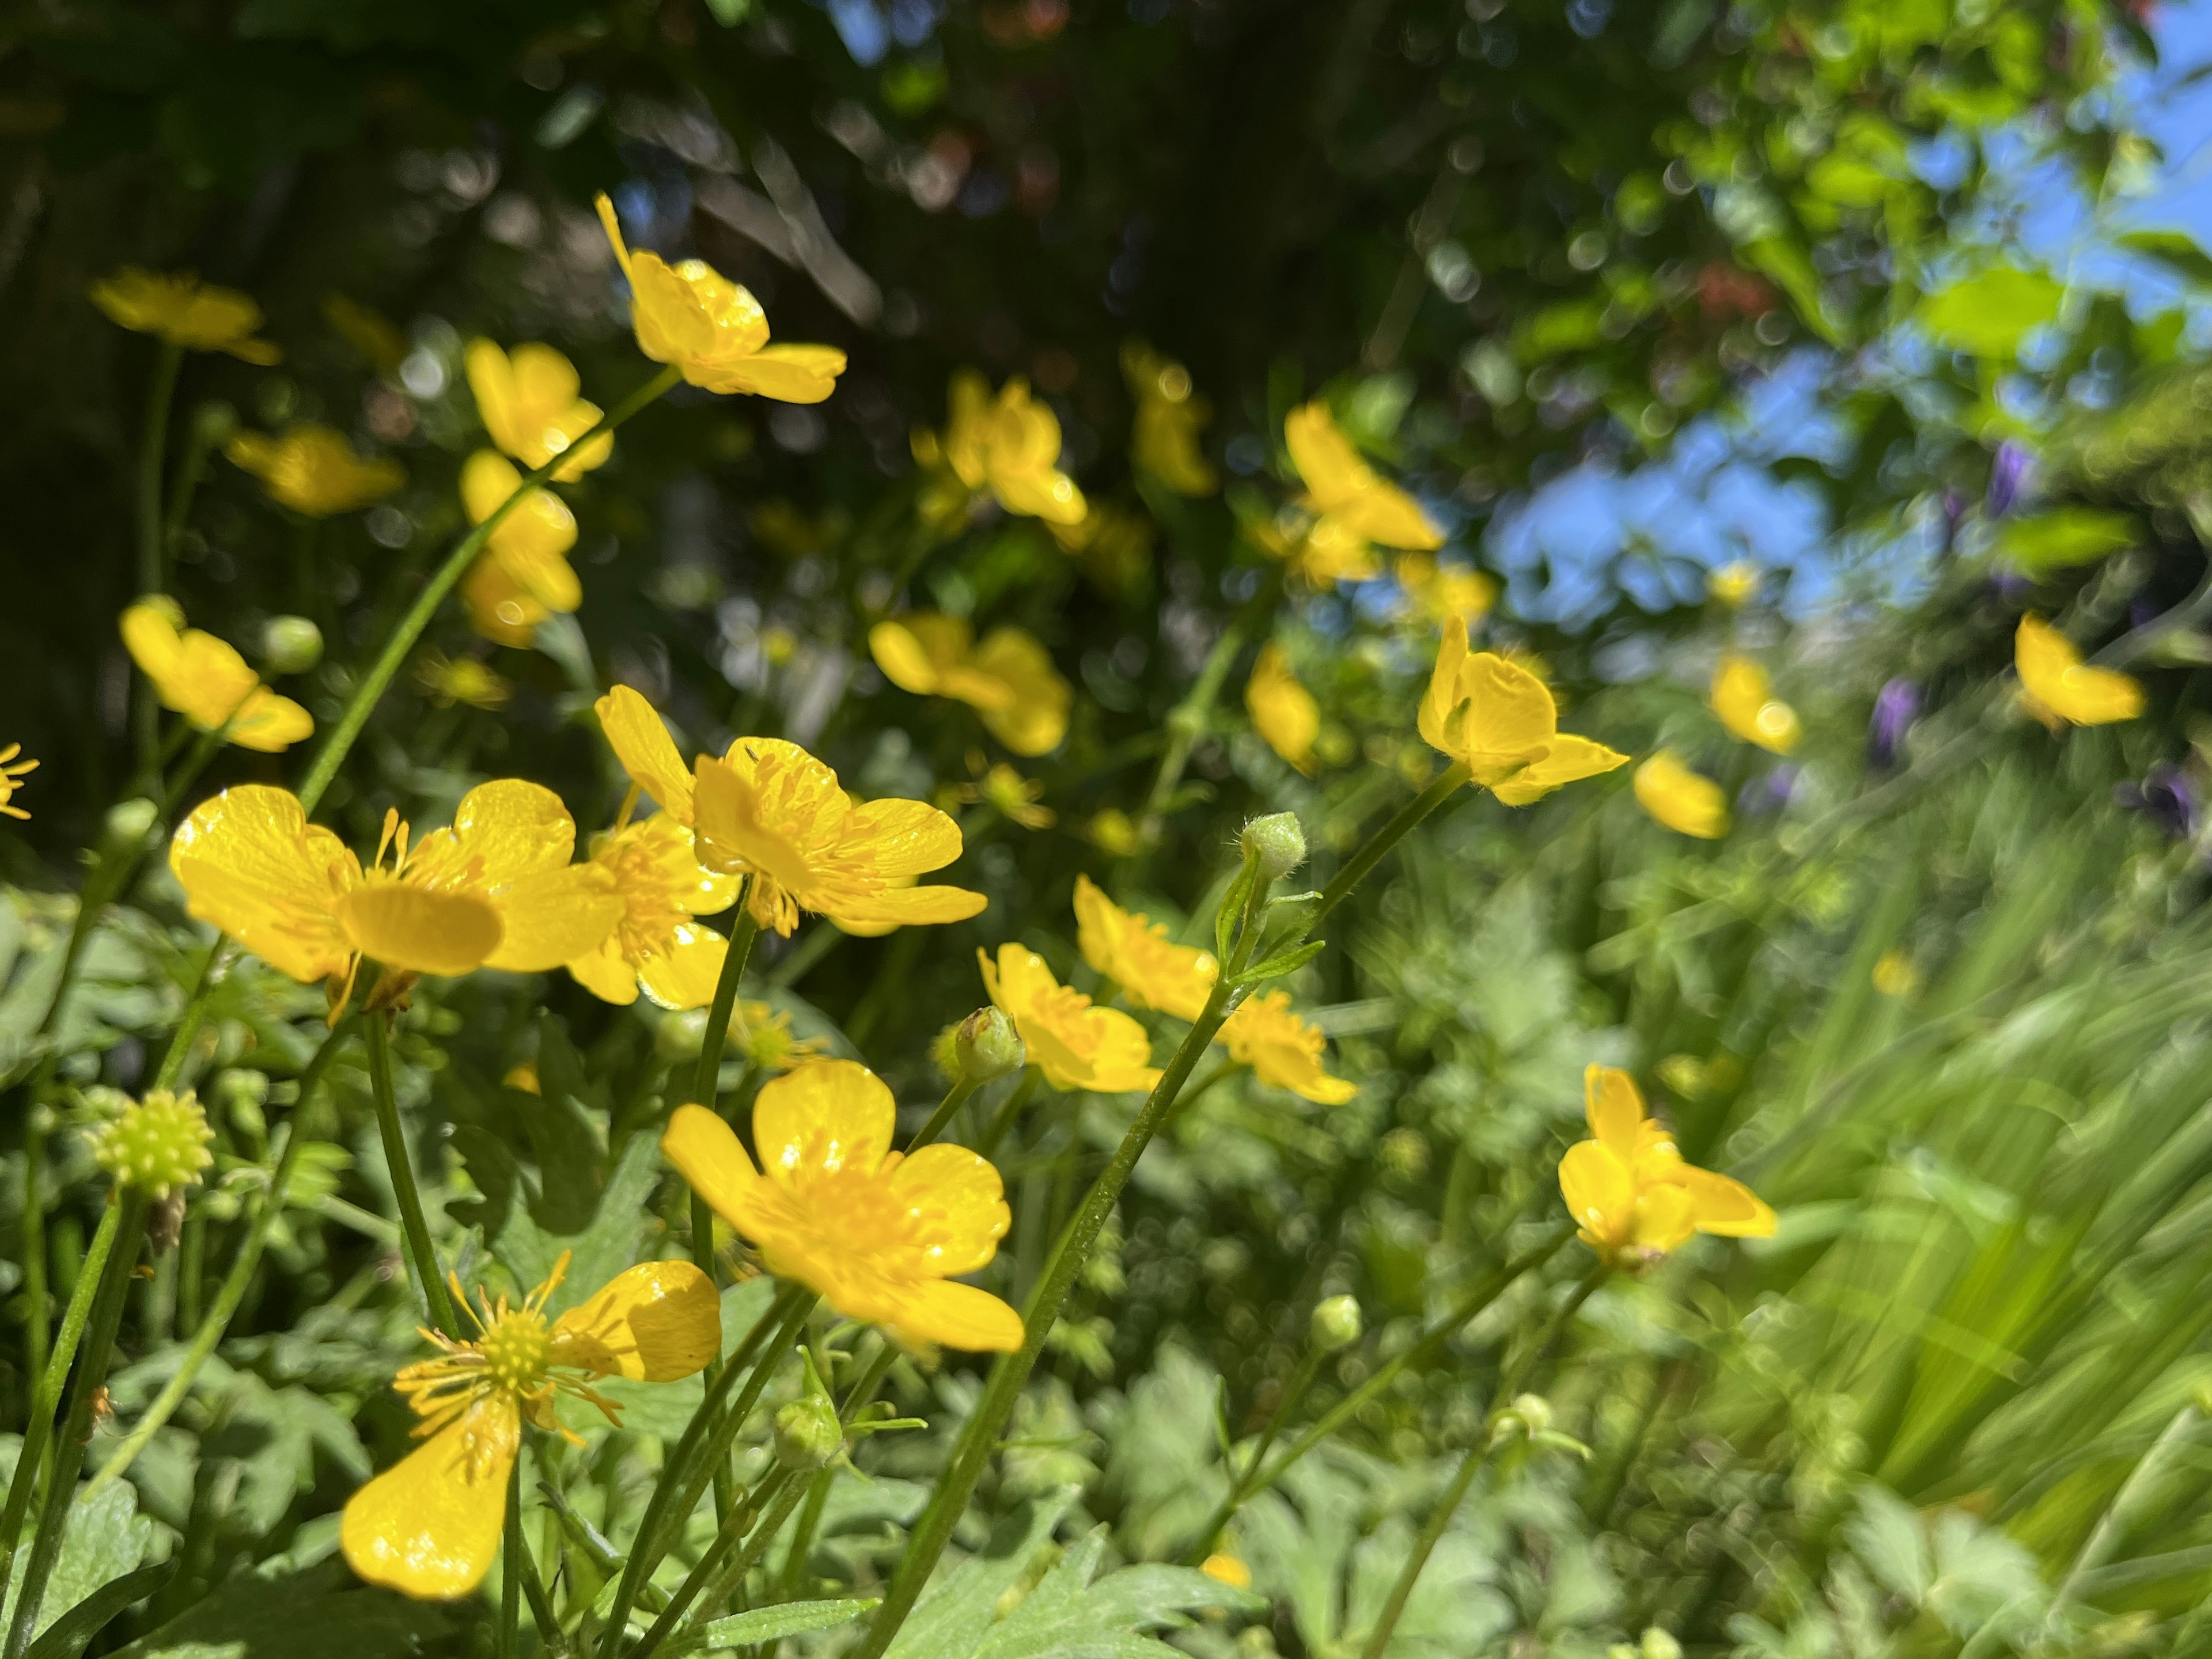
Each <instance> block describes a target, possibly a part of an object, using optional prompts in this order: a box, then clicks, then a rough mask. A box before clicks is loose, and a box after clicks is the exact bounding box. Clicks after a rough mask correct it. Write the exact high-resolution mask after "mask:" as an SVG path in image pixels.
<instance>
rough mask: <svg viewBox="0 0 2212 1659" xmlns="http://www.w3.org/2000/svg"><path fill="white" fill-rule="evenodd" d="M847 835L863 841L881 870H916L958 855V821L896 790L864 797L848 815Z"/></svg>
mask: <svg viewBox="0 0 2212 1659" xmlns="http://www.w3.org/2000/svg"><path fill="white" fill-rule="evenodd" d="M846 826H847V827H846V829H845V840H846V841H847V842H848V843H860V844H862V845H864V846H865V847H866V852H867V859H868V863H869V866H870V867H871V868H872V870H873V871H874V872H876V873H877V874H878V875H881V876H918V875H923V874H926V873H927V872H929V871H932V870H940V869H942V868H944V867H945V866H946V865H948V864H950V863H951V862H952V860H955V859H957V858H958V857H959V856H960V853H961V848H962V845H963V843H962V842H961V838H960V826H959V825H958V824H957V823H954V822H953V821H952V819H951V817H948V816H947V815H946V814H945V813H943V812H940V811H938V810H937V808H935V807H934V806H932V805H930V804H929V803H928V802H927V801H923V800H906V799H901V798H900V797H898V796H896V795H890V796H885V797H884V799H881V800H872V801H867V802H865V803H863V804H862V805H859V806H856V807H854V809H853V811H852V815H851V816H850V817H848V819H847V820H846Z"/></svg>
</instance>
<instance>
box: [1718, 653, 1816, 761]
mask: <svg viewBox="0 0 2212 1659" xmlns="http://www.w3.org/2000/svg"><path fill="white" fill-rule="evenodd" d="M1711 697H1712V708H1713V713H1714V714H1717V715H1719V716H1720V720H1721V724H1722V725H1723V726H1726V727H1728V729H1729V731H1730V732H1733V733H1735V735H1736V736H1737V737H1739V738H1742V739H1743V740H1744V741H1745V742H1746V743H1755V744H1758V745H1759V747H1760V748H1761V749H1765V750H1771V752H1772V753H1774V754H1777V755H1786V754H1788V753H1789V752H1790V750H1793V749H1795V748H1796V746H1797V739H1798V738H1801V737H1802V736H1803V735H1804V728H1803V727H1802V726H1800V725H1799V724H1798V721H1797V711H1796V709H1794V708H1791V707H1790V705H1789V704H1788V703H1786V702H1778V700H1777V699H1776V697H1775V696H1774V684H1773V682H1772V681H1771V680H1770V679H1768V678H1767V677H1766V671H1765V669H1764V668H1762V667H1760V666H1759V665H1758V664H1757V663H1755V662H1753V660H1752V659H1750V658H1749V657H1739V656H1736V655H1735V654H1734V653H1727V654H1724V655H1723V657H1722V658H1721V659H1720V663H1719V665H1717V667H1716V668H1715V669H1714V670H1713V689H1712V693H1711Z"/></svg>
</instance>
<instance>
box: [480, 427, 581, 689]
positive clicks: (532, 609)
mask: <svg viewBox="0 0 2212 1659" xmlns="http://www.w3.org/2000/svg"><path fill="white" fill-rule="evenodd" d="M521 487H522V474H521V473H520V472H518V471H515V469H514V464H513V462H511V461H509V460H508V459H507V458H506V457H505V456H504V455H501V454H499V453H496V452H495V451H493V450H489V449H479V450H477V452H476V453H474V454H473V455H471V456H470V457H469V459H468V460H467V461H466V462H465V464H464V465H462V467H461V505H462V506H463V507H465V508H467V510H468V515H469V522H470V523H471V524H482V523H483V521H484V520H486V519H489V517H491V515H492V514H493V513H496V512H498V511H499V509H500V508H501V507H503V506H504V505H506V502H507V497H508V496H510V495H513V494H514V492H515V491H516V490H518V489H520V488H521ZM575 544H576V515H575V514H574V513H571V512H570V511H569V510H568V503H567V502H566V501H562V499H561V498H560V497H559V496H558V495H555V494H554V493H553V492H552V491H551V490H550V489H545V488H544V487H543V486H540V487H538V488H537V489H532V491H531V492H530V493H529V494H528V495H526V496H524V497H523V498H522V500H521V501H518V502H517V503H515V507H514V510H513V512H511V513H508V514H507V516H506V517H505V518H504V519H501V520H500V521H499V523H498V524H497V525H496V526H494V527H493V529H492V532H491V536H490V538H489V540H488V541H487V542H486V544H485V545H484V552H483V557H482V558H480V559H479V560H477V562H476V564H475V565H474V566H472V567H471V570H470V574H471V576H476V575H477V573H478V572H480V571H483V568H484V567H485V566H486V565H490V566H493V567H495V568H496V573H497V574H496V577H494V576H492V575H489V574H487V575H485V576H483V578H482V579H481V580H479V581H478V582H477V583H476V584H473V585H472V586H471V588H469V589H465V590H464V592H465V597H466V596H467V595H469V594H471V593H472V594H474V595H475V596H476V598H475V599H471V610H472V611H473V610H474V608H475V605H476V603H477V599H481V600H483V601H485V602H487V605H488V609H489V612H490V615H491V617H493V618H494V620H495V623H497V625H499V626H501V627H504V628H507V629H517V628H521V627H522V626H523V625H524V623H528V625H529V626H530V627H531V628H535V627H536V626H537V625H538V623H541V622H543V621H544V619H545V617H546V616H547V615H549V614H550V613H551V612H553V611H574V609H575V608H576V607H577V606H578V605H581V604H582V603H583V602H584V589H583V585H582V584H581V583H580V582H579V581H578V580H576V573H575V570H574V568H572V567H571V566H570V565H569V563H568V550H569V549H570V548H572V547H574V545H575ZM510 596H511V597H513V598H518V599H520V600H522V601H523V604H521V605H519V606H515V607H513V611H514V615H513V617H512V618H510V617H509V615H508V613H507V611H502V610H501V605H500V603H499V601H500V600H501V599H505V598H507V597H510ZM494 637H495V638H497V637H498V636H497V635H494ZM511 642H512V641H508V640H506V639H501V640H500V643H501V644H503V645H504V644H508V643H511ZM521 642H522V643H524V644H527V643H528V641H527V640H524V641H521Z"/></svg>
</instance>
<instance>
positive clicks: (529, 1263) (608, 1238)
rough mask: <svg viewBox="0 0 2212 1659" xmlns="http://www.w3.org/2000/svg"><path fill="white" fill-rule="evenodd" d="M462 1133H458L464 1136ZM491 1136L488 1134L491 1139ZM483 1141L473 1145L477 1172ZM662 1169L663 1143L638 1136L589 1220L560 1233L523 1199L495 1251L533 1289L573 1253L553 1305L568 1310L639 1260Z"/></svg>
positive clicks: (513, 1207)
mask: <svg viewBox="0 0 2212 1659" xmlns="http://www.w3.org/2000/svg"><path fill="white" fill-rule="evenodd" d="M458 1138H459V1137H456V1139H458ZM486 1139H488V1138H486ZM479 1150H481V1142H478V1143H474V1144H472V1147H471V1174H472V1175H473V1174H474V1172H475V1163H474V1159H475V1157H476V1155H477V1152H478V1151H479ZM660 1173H661V1163H660V1147H659V1144H658V1143H657V1142H656V1141H655V1140H654V1139H653V1137H652V1136H651V1135H636V1136H634V1137H632V1138H631V1139H630V1142H629V1145H628V1146H624V1147H623V1155H622V1161H621V1162H620V1163H618V1164H616V1165H615V1169H614V1173H613V1174H612V1175H611V1176H609V1177H608V1178H607V1185H606V1190H605V1192H603V1193H601V1194H599V1207H598V1209H597V1211H596V1212H594V1214H593V1215H592V1219H591V1221H590V1223H589V1224H588V1225H586V1226H583V1227H581V1228H580V1229H578V1230H577V1231H573V1232H565V1233H564V1232H556V1231H552V1230H551V1229H550V1227H547V1226H545V1225H541V1224H540V1222H539V1220H538V1218H537V1217H536V1216H535V1215H533V1214H532V1212H531V1211H530V1209H529V1208H527V1207H526V1206H524V1205H522V1204H520V1203H515V1204H512V1205H510V1206H508V1207H507V1218H506V1223H505V1225H503V1226H502V1227H501V1229H500V1231H499V1233H498V1235H497V1236H496V1237H494V1238H492V1239H491V1240H490V1241H489V1243H490V1245H491V1251H492V1254H493V1255H495V1256H496V1257H498V1258H499V1260H500V1261H501V1263H502V1264H503V1265H504V1266H505V1267H506V1268H507V1271H508V1272H509V1273H512V1274H513V1276H514V1279H515V1282H516V1284H518V1285H521V1286H524V1287H526V1288H527V1287H528V1286H531V1285H537V1284H539V1283H541V1282H542V1281H543V1280H544V1279H545V1277H546V1276H547V1275H548V1274H549V1273H551V1272H552V1271H553V1264H554V1262H556V1261H558V1260H559V1259H560V1255H561V1252H562V1251H563V1250H567V1251H568V1253H569V1261H568V1277H567V1278H566V1279H563V1280H562V1284H561V1288H560V1289H559V1290H557V1291H555V1292H554V1293H553V1297H552V1299H551V1301H550V1302H549V1303H548V1304H546V1307H547V1310H548V1311H549V1312H551V1313H556V1314H559V1313H566V1312H567V1311H568V1310H569V1309H570V1308H572V1307H574V1306H575V1305H576V1304H578V1303H580V1302H582V1301H584V1300H585V1299H586V1298H587V1297H590V1296H592V1294H593V1293H594V1292H595V1291H598V1289H599V1286H600V1285H604V1284H605V1283H606V1282H607V1280H609V1279H612V1278H613V1277H614V1276H615V1275H616V1274H617V1273H620V1272H622V1270H623V1268H625V1267H629V1265H630V1264H631V1263H632V1262H634V1261H636V1260H637V1251H638V1239H639V1219H640V1218H641V1216H642V1215H643V1213H644V1212H645V1209H646V1206H647V1200H649V1199H650V1198H651V1197H652V1195H653V1184H654V1183H655V1182H657V1181H659V1178H660Z"/></svg>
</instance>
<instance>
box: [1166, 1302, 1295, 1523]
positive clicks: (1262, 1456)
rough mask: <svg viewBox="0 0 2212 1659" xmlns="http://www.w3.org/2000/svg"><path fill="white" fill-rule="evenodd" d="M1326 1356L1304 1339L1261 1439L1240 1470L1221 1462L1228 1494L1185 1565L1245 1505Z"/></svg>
mask: <svg viewBox="0 0 2212 1659" xmlns="http://www.w3.org/2000/svg"><path fill="white" fill-rule="evenodd" d="M1326 1357H1327V1356H1326V1355H1325V1354H1324V1353H1323V1352H1322V1349H1321V1348H1320V1346H1318V1345H1316V1344H1315V1343H1314V1342H1312V1341H1310V1340H1309V1341H1308V1342H1307V1344H1306V1352H1305V1354H1304V1357H1303V1358H1300V1359H1299V1361H1298V1364H1297V1370H1294V1371H1292V1372H1291V1380H1290V1383H1288V1385H1287V1386H1285V1389H1283V1394H1282V1397H1281V1398H1280V1399H1279V1400H1278V1401H1276V1402H1275V1409H1274V1410H1273V1411H1271V1412H1269V1413H1267V1423H1266V1425H1264V1426H1263V1427H1262V1428H1261V1431H1260V1443H1259V1444H1258V1445H1256V1446H1255V1447H1254V1448H1253V1449H1252V1455H1250V1456H1249V1457H1248V1458H1246V1459H1245V1460H1244V1467H1243V1468H1242V1469H1241V1470H1240V1469H1238V1468H1236V1467H1235V1466H1234V1465H1233V1464H1225V1468H1226V1469H1227V1472H1228V1474H1229V1495H1228V1496H1227V1497H1226V1498H1223V1499H1222V1500H1221V1504H1220V1507H1219V1508H1218V1509H1217V1510H1215V1511H1214V1512H1213V1514H1212V1515H1211V1516H1208V1517H1206V1520H1207V1524H1206V1529H1205V1530H1204V1531H1203V1532H1201V1533H1200V1534H1199V1535H1198V1541H1197V1542H1196V1543H1194V1544H1193V1545H1192V1546H1191V1547H1190V1548H1189V1550H1188V1552H1186V1553H1185V1554H1184V1556H1183V1565H1185V1566H1190V1567H1194V1566H1196V1565H1198V1564H1199V1563H1200V1562H1201V1561H1203V1560H1204V1559H1206V1557H1207V1556H1208V1555H1210V1554H1212V1553H1213V1549H1214V1546H1215V1544H1216V1542H1217V1541H1218V1540H1219V1539H1220V1537H1221V1533H1222V1529H1223V1528H1225V1527H1226V1526H1227V1525H1228V1524H1229V1522H1230V1518H1231V1516H1234V1515H1235V1514H1236V1513H1237V1510H1240V1509H1242V1508H1243V1507H1244V1500H1245V1499H1246V1498H1249V1497H1250V1496H1251V1494H1252V1490H1253V1486H1254V1481H1255V1477H1256V1476H1257V1475H1258V1474H1259V1473H1260V1470H1261V1466H1262V1465H1264V1464H1265V1463H1266V1462H1267V1454H1268V1452H1269V1451H1270V1450H1272V1449H1273V1447H1274V1444H1275V1442H1276V1441H1277V1440H1278V1439H1279V1438H1280V1437H1281V1435H1282V1432H1283V1426H1284V1425H1285V1424H1286V1423H1288V1422H1289V1421H1290V1419H1291V1414H1292V1413H1295V1412H1296V1411H1297V1408H1298V1402H1299V1401H1302V1400H1304V1398H1305V1395H1306V1390H1307V1389H1310V1388H1311V1387H1312V1386H1313V1380H1314V1373H1315V1372H1316V1371H1318V1370H1320V1369H1321V1362H1322V1359H1323V1358H1326Z"/></svg>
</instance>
